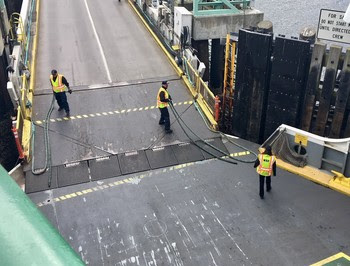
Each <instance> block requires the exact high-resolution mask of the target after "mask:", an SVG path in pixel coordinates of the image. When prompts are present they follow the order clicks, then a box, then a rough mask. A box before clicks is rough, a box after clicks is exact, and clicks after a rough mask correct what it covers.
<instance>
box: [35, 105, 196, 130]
mask: <svg viewBox="0 0 350 266" xmlns="http://www.w3.org/2000/svg"><path fill="white" fill-rule="evenodd" d="M182 104H192V101H185V102H178V103H174V106H175V105H182ZM155 108H157V107H156V106H155V105H152V106H146V107H140V108H137V107H135V108H129V109H124V110H121V111H118V110H115V111H106V112H101V113H95V114H88V115H86V114H84V115H76V116H71V117H70V118H67V117H63V118H60V117H58V118H51V119H50V121H51V122H62V121H68V120H74V119H83V118H89V117H96V116H97V117H100V116H102V115H104V116H108V115H114V114H120V113H129V112H136V111H147V110H152V109H155ZM36 123H37V124H38V125H41V124H42V123H45V120H36Z"/></svg>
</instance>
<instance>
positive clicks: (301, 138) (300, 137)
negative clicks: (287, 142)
mask: <svg viewBox="0 0 350 266" xmlns="http://www.w3.org/2000/svg"><path fill="white" fill-rule="evenodd" d="M294 142H295V143H298V144H301V145H303V146H305V147H306V146H307V136H303V135H300V134H298V133H295V138H294Z"/></svg>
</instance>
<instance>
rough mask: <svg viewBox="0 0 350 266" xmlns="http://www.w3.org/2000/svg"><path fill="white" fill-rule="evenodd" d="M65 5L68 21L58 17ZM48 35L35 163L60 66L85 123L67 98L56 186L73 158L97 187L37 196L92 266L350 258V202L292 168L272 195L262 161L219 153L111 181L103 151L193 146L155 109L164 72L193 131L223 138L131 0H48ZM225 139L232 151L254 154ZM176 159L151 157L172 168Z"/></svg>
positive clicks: (41, 62)
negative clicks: (102, 165)
mask: <svg viewBox="0 0 350 266" xmlns="http://www.w3.org/2000/svg"><path fill="white" fill-rule="evenodd" d="M85 3H87V4H88V6H89V10H90V14H91V17H92V19H93V21H94V26H95V28H96V31H97V32H98V35H99V39H100V42H101V45H102V47H103V51H104V54H105V57H106V62H107V65H108V69H109V72H110V76H111V82H110V80H109V79H108V74H107V72H106V67H105V64H104V62H103V60H102V59H101V53H100V51H99V48H98V44H97V42H96V39H95V37H94V33H93V30H92V29H91V23H90V19H89V16H88V14H87V13H86V12H87V11H86V6H85ZM67 4H68V5H69V8H67V7H66V6H65V5H67ZM59 10H64V14H65V16H64V17H57V16H56V14H59V13H62V12H59ZM83 13H84V14H85V15H82V14H83ZM68 26H69V27H68ZM39 36H40V39H39V49H38V51H39V57H38V65H37V73H36V80H37V83H36V91H35V94H36V96H35V100H34V101H35V102H34V121H35V123H36V133H35V138H36V139H35V151H36V152H35V154H34V156H35V160H36V165H35V167H40V166H42V165H43V163H44V156H43V149H44V146H43V138H42V135H43V129H42V121H43V119H45V115H46V112H47V110H48V108H49V105H50V102H51V97H52V95H51V93H50V89H49V88H48V87H47V85H48V76H49V74H50V70H51V69H52V68H56V69H58V70H59V72H61V73H63V74H64V75H65V76H66V78H67V79H68V81H69V82H70V83H71V86H72V89H73V90H74V92H73V94H72V95H68V101H69V103H70V107H71V115H72V117H74V119H73V118H71V119H69V120H67V121H66V120H64V119H63V116H64V113H60V112H58V111H57V105H55V110H54V111H53V113H52V116H51V119H52V122H51V123H50V140H51V141H50V142H51V150H52V164H53V165H54V166H57V175H58V176H59V178H60V177H61V178H63V179H59V178H58V180H56V181H57V182H58V183H60V182H61V184H62V185H66V184H68V183H69V182H70V181H71V180H70V178H69V175H70V174H71V172H70V171H69V170H64V166H63V165H64V164H67V163H72V162H77V161H80V162H81V163H82V164H85V163H86V164H88V166H89V167H88V168H89V169H90V170H86V171H85V170H82V171H81V172H79V171H77V172H76V173H75V174H74V178H76V179H77V180H82V182H86V183H82V184H76V185H70V186H65V187H60V188H55V189H52V190H48V191H43V192H36V193H30V194H28V195H29V197H30V198H31V199H32V200H33V201H34V202H35V203H36V204H38V206H39V208H40V210H41V211H42V212H43V213H44V214H45V215H46V216H47V217H48V219H49V220H50V221H51V222H52V223H53V225H54V226H55V227H56V228H57V229H58V230H59V232H60V233H61V234H62V235H63V237H64V238H65V239H66V240H67V241H68V242H69V243H70V244H71V245H72V247H73V248H74V249H75V250H76V251H77V252H78V253H79V254H80V255H81V257H82V259H83V260H84V261H85V262H86V263H87V264H89V265H123V266H124V265H147V266H148V265H307V264H310V263H313V262H316V261H319V260H321V259H323V258H325V257H328V256H330V255H333V254H335V253H337V252H339V251H343V252H345V253H348V254H349V253H350V246H349V239H350V232H349V230H348V221H349V220H350V208H349V206H350V199H349V198H347V197H345V196H343V195H341V194H339V193H337V192H334V191H331V190H328V189H326V188H324V187H321V186H318V185H315V184H314V183H311V182H309V181H307V180H304V179H302V178H299V177H297V176H295V175H292V174H290V173H287V172H284V171H278V176H277V177H276V178H273V181H272V182H273V183H272V186H273V190H272V192H271V193H269V194H267V195H266V197H265V200H260V198H259V196H258V177H257V174H256V172H255V169H253V167H252V164H244V163H238V164H237V165H232V164H227V163H224V162H221V161H219V160H216V159H215V160H201V161H195V162H190V163H185V164H179V165H175V166H168V167H167V166H165V167H160V168H159V167H156V166H154V167H153V168H154V169H152V170H147V171H142V172H138V173H133V174H127V171H126V170H125V169H124V170H123V169H121V172H122V171H124V173H121V172H120V174H121V175H119V174H118V175H115V177H112V178H109V179H99V174H98V173H99V172H101V176H102V175H103V176H110V175H112V176H113V173H114V172H113V173H112V174H111V173H106V172H105V171H107V170H106V169H102V170H100V169H99V170H98V171H97V173H96V172H94V170H93V169H92V167H91V160H95V158H101V157H104V156H112V155H113V156H119V155H123V154H125V153H126V152H131V151H135V150H137V151H140V150H145V149H149V148H153V147H165V146H168V145H174V144H177V143H182V142H188V140H189V139H188V137H187V136H186V135H185V134H184V132H183V131H182V130H181V128H180V127H179V124H178V122H176V121H174V116H173V114H170V115H171V121H172V122H174V124H173V125H172V128H173V130H174V133H173V134H172V135H165V134H164V130H163V128H162V127H161V126H159V125H158V119H159V111H158V110H157V109H156V108H154V106H155V104H156V93H157V91H158V89H159V86H160V82H161V81H162V80H164V79H167V80H170V86H169V92H170V94H171V95H172V98H173V100H174V103H176V104H177V105H176V108H177V110H178V112H179V113H180V114H181V115H182V118H183V119H184V121H185V122H186V123H187V124H188V125H190V127H191V129H193V131H194V132H196V133H197V134H198V135H199V136H200V137H201V138H203V139H210V138H214V137H218V135H217V134H215V133H213V132H211V131H209V130H208V129H207V128H206V126H205V124H204V122H203V121H202V119H201V117H200V115H199V113H198V111H197V110H196V109H195V107H194V106H193V104H191V102H190V101H192V98H191V96H190V94H189V92H188V91H187V89H186V87H185V86H184V84H183V82H182V81H181V80H180V79H179V78H178V77H177V76H176V74H175V72H174V71H173V69H172V68H171V67H170V64H169V63H168V61H167V59H166V57H165V56H164V55H163V53H162V52H161V50H160V48H159V47H158V46H157V45H156V43H155V42H154V40H153V39H152V38H151V37H150V35H149V33H148V32H147V31H146V30H145V29H144V27H143V25H142V24H141V23H140V21H139V19H138V18H137V17H136V16H135V14H134V13H133V11H132V10H131V9H130V7H129V6H128V4H127V3H126V2H121V3H119V2H118V1H114V0H113V1H112V0H107V1H103V4H102V1H89V0H88V1H86V2H85V1H83V0H79V1H73V2H72V1H70V2H69V3H68V2H67V3H66V2H65V3H63V2H62V3H61V2H59V1H53V0H47V1H42V6H41V21H40V34H39ZM61 36H62V37H61ZM53 40H55V41H53ZM52 51H55V53H53V52H52ZM106 84H108V85H106ZM180 103H181V104H180ZM152 107H153V108H152ZM237 141H238V142H239V143H241V144H244V145H245V146H246V147H247V148H249V149H253V150H255V151H256V150H257V145H255V144H252V143H248V142H245V141H242V140H237ZM224 144H225V145H226V148H227V149H228V150H229V152H231V153H235V152H242V151H244V150H242V149H241V148H238V147H237V146H233V145H232V144H230V143H228V142H227V141H225V140H224ZM193 156H194V155H193ZM185 157H186V156H183V158H185ZM187 157H188V156H187ZM118 158H120V157H118ZM238 158H240V159H244V160H247V159H254V157H253V156H252V155H241V156H239V157H238ZM168 159H169V158H168ZM168 159H166V158H158V159H157V158H156V159H155V160H154V161H152V162H151V161H150V162H148V163H149V164H151V163H153V165H154V163H155V162H156V163H157V162H158V163H163V164H164V165H166V163H167V162H165V161H164V160H168ZM87 160H90V161H89V163H87ZM169 160H170V159H169ZM186 160H187V161H188V159H186ZM186 160H185V161H186ZM185 161H184V162H185ZM118 162H119V163H120V160H119V161H118ZM126 165H128V164H126ZM120 168H122V167H121V166H120ZM156 168H157V169H156ZM84 169H85V168H84ZM86 169H87V168H86ZM89 171H90V172H89ZM118 173H119V172H118ZM94 177H96V178H94ZM64 182H67V183H64ZM56 185H57V183H56ZM58 185H59V184H58Z"/></svg>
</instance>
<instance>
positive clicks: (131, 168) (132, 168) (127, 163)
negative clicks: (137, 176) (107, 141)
mask: <svg viewBox="0 0 350 266" xmlns="http://www.w3.org/2000/svg"><path fill="white" fill-rule="evenodd" d="M118 159H119V163H120V170H121V171H122V174H123V175H126V174H131V173H136V172H142V171H147V170H149V169H150V166H149V163H148V160H147V157H146V153H145V151H143V150H140V151H133V152H127V153H123V154H118Z"/></svg>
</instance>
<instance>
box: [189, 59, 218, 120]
mask: <svg viewBox="0 0 350 266" xmlns="http://www.w3.org/2000/svg"><path fill="white" fill-rule="evenodd" d="M183 62H184V68H185V71H184V72H185V74H186V76H187V78H188V80H189V81H190V83H191V84H192V86H193V89H194V90H195V92H196V93H197V94H198V97H200V98H202V99H203V103H204V104H205V105H206V106H207V107H208V109H209V111H210V113H211V115H214V113H215V96H214V94H213V93H212V92H211V90H210V89H209V87H208V85H207V84H206V83H205V82H204V81H203V79H202V78H201V77H200V76H199V74H198V72H197V71H196V70H195V69H194V68H193V66H192V65H191V64H190V63H189V62H188V61H187V60H186V58H183Z"/></svg>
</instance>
